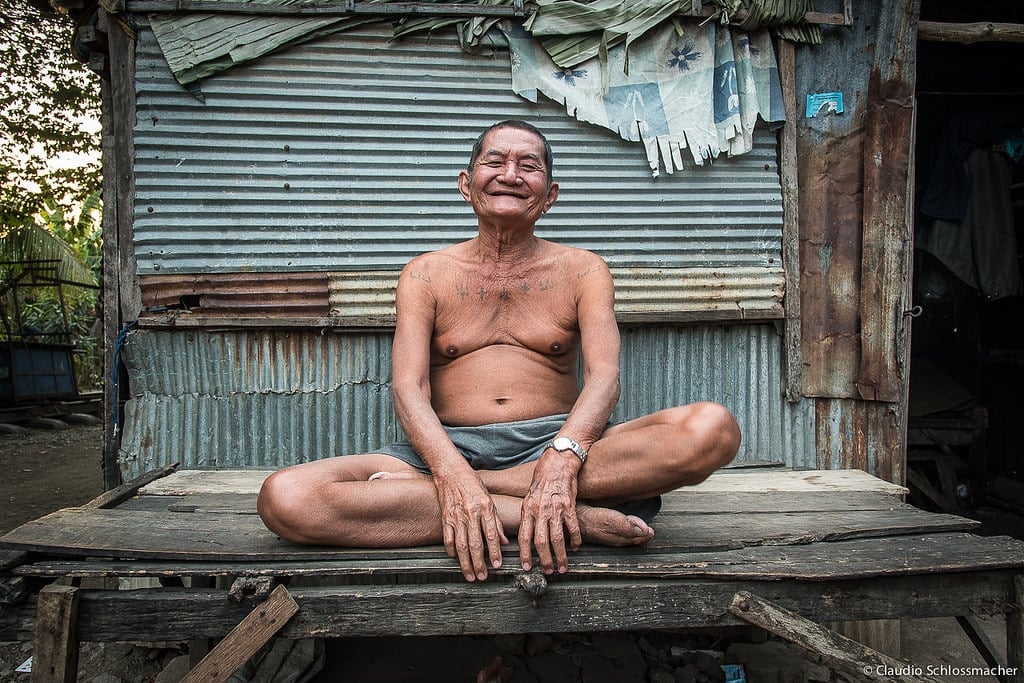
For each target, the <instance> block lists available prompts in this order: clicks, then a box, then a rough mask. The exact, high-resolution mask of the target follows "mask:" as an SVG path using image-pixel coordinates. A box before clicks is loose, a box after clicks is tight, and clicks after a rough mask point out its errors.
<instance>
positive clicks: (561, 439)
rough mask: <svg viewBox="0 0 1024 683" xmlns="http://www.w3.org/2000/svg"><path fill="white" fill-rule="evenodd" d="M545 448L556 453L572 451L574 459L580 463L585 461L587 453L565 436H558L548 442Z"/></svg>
mask: <svg viewBox="0 0 1024 683" xmlns="http://www.w3.org/2000/svg"><path fill="white" fill-rule="evenodd" d="M545 448H554V449H555V450H556V451H572V452H573V453H575V454H576V457H577V458H579V459H580V462H586V461H587V452H586V451H585V450H583V446H581V445H579V444H578V443H576V442H575V441H573V440H572V439H570V438H569V437H567V436H558V437H555V438H554V439H552V440H551V441H549V442H548V445H547V446H545Z"/></svg>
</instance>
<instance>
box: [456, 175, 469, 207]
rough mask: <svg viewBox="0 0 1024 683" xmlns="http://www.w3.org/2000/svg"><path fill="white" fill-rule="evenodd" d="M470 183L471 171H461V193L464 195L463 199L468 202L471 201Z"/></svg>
mask: <svg viewBox="0 0 1024 683" xmlns="http://www.w3.org/2000/svg"><path fill="white" fill-rule="evenodd" d="M469 183H470V178H469V171H467V170H466V169H462V170H461V171H459V193H460V194H462V198H463V199H465V200H466V201H467V202H468V201H470V198H469Z"/></svg>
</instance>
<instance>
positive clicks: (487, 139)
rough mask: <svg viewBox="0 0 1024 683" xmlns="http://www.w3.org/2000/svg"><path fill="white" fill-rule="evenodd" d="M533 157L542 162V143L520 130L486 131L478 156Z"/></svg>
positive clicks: (529, 133) (529, 132)
mask: <svg viewBox="0 0 1024 683" xmlns="http://www.w3.org/2000/svg"><path fill="white" fill-rule="evenodd" d="M495 154H497V155H500V156H503V157H504V156H514V157H534V158H537V159H538V160H540V161H544V141H543V140H542V139H541V138H540V137H539V136H538V135H537V134H536V133H533V132H531V131H528V130H522V129H520V128H511V127H504V128H495V129H494V130H491V131H488V133H487V134H486V135H485V136H484V139H483V144H482V145H481V146H480V155H481V156H487V155H495Z"/></svg>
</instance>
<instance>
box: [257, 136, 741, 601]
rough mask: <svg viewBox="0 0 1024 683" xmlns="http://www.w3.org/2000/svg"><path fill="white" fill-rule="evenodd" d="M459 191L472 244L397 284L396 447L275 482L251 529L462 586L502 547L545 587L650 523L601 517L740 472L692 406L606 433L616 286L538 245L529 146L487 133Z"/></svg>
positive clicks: (649, 532)
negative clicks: (407, 549)
mask: <svg viewBox="0 0 1024 683" xmlns="http://www.w3.org/2000/svg"><path fill="white" fill-rule="evenodd" d="M459 190H460V192H461V193H462V195H463V197H465V199H466V201H467V202H469V203H470V204H471V205H472V206H473V211H474V212H475V213H476V216H477V219H478V224H479V233H478V235H477V237H475V238H474V239H471V240H469V241H468V242H463V243H461V244H457V245H455V246H452V247H448V248H446V249H441V250H439V251H436V252H432V253H428V254H424V255H421V256H418V257H416V258H414V259H413V260H412V261H410V262H409V264H408V265H407V266H406V267H405V269H404V270H403V271H402V274H401V277H400V278H399V282H398V291H397V309H398V319H397V324H396V328H395V337H394V348H393V353H392V393H393V397H394V403H395V412H396V414H397V417H398V420H399V423H400V424H401V426H402V429H403V431H404V432H405V435H406V437H407V439H408V441H407V442H404V443H399V444H394V445H392V446H387V447H385V448H382V449H381V450H380V451H378V452H375V453H369V454H363V455H345V456H339V457H333V458H327V459H324V460H317V461H313V462H308V463H303V464H299V465H294V466H292V467H288V468H285V469H282V470H279V471H278V472H275V473H274V474H273V475H271V476H270V477H269V478H268V479H267V481H266V483H265V484H264V485H263V488H262V490H261V491H260V495H259V501H258V510H259V514H260V516H261V517H262V518H263V521H264V523H265V524H266V525H267V527H268V528H269V529H270V530H271V531H273V532H274V533H276V534H278V535H279V536H281V537H282V538H284V539H286V540H289V541H293V542H296V543H314V544H327V545H341V546H349V547H403V546H414V545H427V544H434V543H439V542H443V543H444V546H445V548H446V550H447V552H448V554H449V555H450V556H451V557H454V558H456V559H457V560H458V562H459V566H460V567H461V570H462V572H463V574H464V576H465V577H466V580H468V581H474V580H484V579H486V578H487V574H488V568H489V567H493V568H498V567H500V566H501V562H502V557H501V547H502V545H505V544H507V543H508V535H511V534H517V535H518V541H519V559H520V562H521V564H522V566H523V569H524V570H529V569H530V567H531V566H532V563H533V550H534V549H535V550H536V554H537V558H538V559H539V563H540V566H541V568H542V569H543V571H544V572H545V573H548V574H550V573H552V572H554V571H558V572H560V573H561V572H565V571H566V570H567V568H568V559H567V547H568V548H571V549H576V548H578V547H579V546H580V544H581V543H582V542H584V541H586V542H588V543H596V544H604V545H619V546H621V545H642V544H644V543H647V542H648V541H650V540H651V538H652V537H653V535H654V530H653V529H652V528H651V527H650V526H649V525H648V523H647V521H645V520H644V519H642V518H641V517H639V516H636V515H632V514H628V512H629V511H628V510H625V511H620V510H617V509H615V507H613V506H618V505H619V504H621V503H624V502H627V501H642V500H645V499H651V498H652V497H656V496H658V495H660V494H662V493H664V492H666V491H670V490H672V489H675V488H678V487H680V486H685V485H689V484H696V483H698V482H700V481H703V480H704V479H705V478H706V477H707V476H708V475H709V474H710V473H711V472H712V471H714V470H715V469H717V468H719V467H721V466H722V465H725V464H726V463H728V462H729V461H730V460H732V458H733V457H734V456H735V455H736V452H737V450H738V448H739V443H740V431H739V428H738V427H737V425H736V421H735V420H734V419H733V416H732V415H731V414H730V413H729V411H728V410H726V409H725V408H723V407H722V406H720V405H717V404H714V403H699V404H692V405H687V406H680V407H675V408H670V409H667V410H662V411H659V412H656V413H654V414H652V415H648V416H646V417H641V418H639V419H635V420H631V421H629V422H624V423H622V424H617V425H609V423H608V418H609V416H610V415H611V412H612V409H613V408H614V406H615V404H616V402H617V400H618V398H619V332H618V327H617V325H616V321H615V315H614V312H613V309H612V306H613V303H614V290H613V286H612V278H611V275H610V273H609V271H608V267H607V266H606V265H605V263H604V261H603V260H602V259H601V258H600V257H598V256H597V255H595V254H593V253H590V252H587V251H583V250H581V249H575V248H572V247H567V246H562V245H559V244H555V243H552V242H549V241H546V240H543V239H540V238H538V237H536V236H535V235H534V225H535V223H536V222H537V219H539V218H540V217H541V215H543V214H544V213H545V212H546V211H548V209H550V208H551V205H552V204H554V202H555V200H556V199H557V198H558V184H557V183H555V182H554V181H553V180H552V175H551V149H550V147H549V146H548V143H547V141H546V140H545V139H544V136H543V135H541V133H540V132H539V131H538V130H536V129H535V128H533V127H532V126H530V125H529V124H525V123H522V122H519V121H505V122H502V123H499V124H496V125H495V126H493V127H492V128H490V129H488V130H487V131H485V132H484V134H483V135H481V136H480V138H479V140H478V141H477V144H476V146H475V147H474V149H473V154H472V157H471V159H470V163H469V167H468V168H467V169H466V170H464V171H462V172H461V173H460V174H459ZM580 353H582V357H583V361H584V365H583V386H582V389H580V388H579V387H578V385H577V376H576V368H577V358H578V356H579V354H580ZM488 559H489V564H488Z"/></svg>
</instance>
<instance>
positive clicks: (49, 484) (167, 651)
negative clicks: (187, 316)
mask: <svg viewBox="0 0 1024 683" xmlns="http://www.w3.org/2000/svg"><path fill="white" fill-rule="evenodd" d="M102 438H103V437H102V427H101V426H99V425H77V426H71V427H69V428H67V429H43V428H35V429H30V430H29V431H28V432H26V433H24V434H4V433H0V473H2V475H0V534H2V533H5V532H7V531H9V530H10V529H13V528H14V527H16V526H18V525H20V524H22V523H24V522H27V521H30V520H32V519H35V518H37V517H40V516H42V515H45V514H48V513H49V512H52V511H54V510H57V509H60V508H63V507H69V506H74V505H79V504H82V503H85V502H88V501H89V500H91V499H92V498H94V497H96V496H97V495H99V494H100V493H102V491H103V477H102V470H101V462H102ZM984 626H985V627H986V631H987V633H988V634H989V637H990V638H991V640H992V641H993V642H994V643H995V644H997V645H999V646H1000V647H1001V648H1004V647H1005V641H1004V635H1003V634H1004V631H1003V624H1002V620H986V621H985V622H984ZM901 635H902V653H901V658H902V659H904V660H906V661H908V662H911V663H913V664H915V665H917V666H920V667H928V666H941V665H954V666H961V667H963V666H984V662H983V660H982V659H981V657H980V656H979V655H978V654H977V652H976V651H975V650H974V648H973V646H972V645H971V643H970V641H969V640H968V639H967V638H966V636H965V635H964V634H963V632H962V631H961V630H960V628H959V627H958V625H957V623H956V621H955V620H953V619H921V620H914V621H905V622H904V623H903V624H902V628H901ZM369 640H370V641H374V642H364V641H363V639H350V640H348V641H340V642H337V643H334V644H333V645H332V644H330V643H329V644H328V647H327V652H326V665H325V668H324V670H323V672H322V673H321V674H320V675H319V676H317V677H316V678H315V680H316V681H335V680H353V681H357V680H358V681H363V682H365V683H370V682H371V681H372V682H373V683H384V682H385V681H388V682H390V681H421V682H422V681H433V680H446V678H445V677H444V676H443V675H442V677H441V678H438V677H437V676H438V675H439V671H438V670H437V668H436V667H437V666H438V663H439V662H445V661H448V662H452V661H457V660H464V659H465V656H466V654H467V652H469V651H474V650H478V651H480V653H481V654H480V656H481V657H483V658H484V660H485V661H486V660H487V659H488V658H489V657H491V656H493V654H494V653H495V652H499V653H500V648H499V646H500V645H501V642H500V641H499V640H498V639H465V638H462V639H426V638H423V639H369ZM641 640H642V639H641ZM579 646H580V640H579V639H578V638H577V639H576V640H573V639H571V637H570V638H569V639H566V638H561V639H557V640H556V642H555V643H554V645H551V646H550V647H551V648H552V649H551V650H550V651H549V652H553V651H556V650H558V649H559V648H561V649H562V650H563V651H565V650H569V649H572V648H577V649H578V647H579ZM527 647H529V644H527ZM182 648H183V646H180V645H177V644H162V645H153V644H132V643H114V644H96V643H85V644H83V647H82V650H81V660H80V664H79V681H83V682H86V683H117V682H118V681H124V682H135V681H153V680H160V681H169V680H178V678H180V676H179V677H178V678H175V677H173V676H168V675H167V674H165V675H164V676H162V677H161V678H160V679H157V678H156V677H157V674H158V673H159V672H160V671H161V670H163V669H164V668H165V667H167V666H168V665H169V664H170V663H171V662H172V660H174V658H175V657H178V656H180V655H181V654H182V652H183V649H182ZM31 653H32V647H31V643H2V642H0V683H8V682H11V683H26V682H27V681H29V680H30V678H31V675H30V674H28V673H19V672H17V671H16V668H17V667H18V666H20V665H21V664H22V663H23V662H24V661H25V660H26V659H28V657H29V656H30V655H31ZM545 654H547V653H545ZM1001 656H1003V657H1005V649H1003V652H1002V653H1001ZM180 663H181V662H180V661H179V664H180ZM396 667H397V668H396ZM427 669H430V670H432V672H433V674H432V675H431V676H425V671H426V670H427ZM371 671H372V672H375V673H373V674H372V675H371V674H370V673H369V672H371ZM677 671H678V669H677ZM465 675H466V674H465V672H462V673H461V675H453V676H451V677H448V678H447V680H452V681H455V680H470V681H471V680H473V677H468V678H467V677H465ZM677 675H678V674H677ZM646 679H647V680H651V681H653V680H655V677H654V676H653V674H651V673H650V672H649V673H648V674H647V676H646ZM513 680H514V681H517V680H521V679H520V678H519V677H517V678H515V679H513ZM522 680H540V681H542V682H543V683H546V681H547V680H555V679H550V678H547V677H543V676H538V677H534V678H530V679H522ZM559 680H568V679H561V678H559ZM583 680H587V681H589V680H605V678H600V679H593V678H588V677H587V676H584V677H583ZM619 680H625V679H619ZM629 680H630V681H632V680H636V679H634V678H630V679H629ZM639 680H644V677H641V678H640V679H639ZM662 680H663V679H662ZM677 680H680V679H678V678H677ZM692 680H709V679H708V678H706V677H704V678H694V679H692ZM711 680H713V679H711ZM780 680H781V679H780ZM936 680H939V681H947V682H948V683H953V682H956V683H985V682H986V681H994V680H996V679H995V678H994V677H981V676H966V675H959V676H948V677H943V676H938V677H936Z"/></svg>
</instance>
